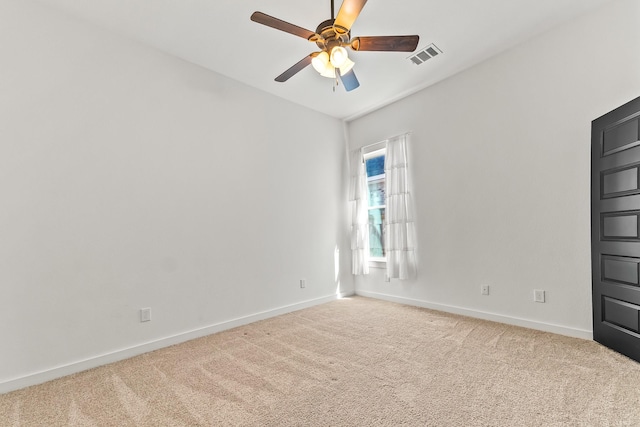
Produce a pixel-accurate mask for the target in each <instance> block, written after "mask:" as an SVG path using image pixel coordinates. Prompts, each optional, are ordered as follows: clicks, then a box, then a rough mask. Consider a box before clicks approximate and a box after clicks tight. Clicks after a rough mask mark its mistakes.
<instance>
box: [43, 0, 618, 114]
mask: <svg viewBox="0 0 640 427" xmlns="http://www.w3.org/2000/svg"><path fill="white" fill-rule="evenodd" d="M39 1H40V2H41V3H45V4H49V5H52V6H54V7H57V8H60V9H62V10H64V11H67V12H69V13H70V14H72V15H75V16H77V17H79V18H81V19H83V20H87V21H90V22H93V23H95V24H98V25H99V26H102V27H105V28H107V29H109V30H112V31H114V32H116V33H119V34H121V35H124V36H125V37H129V38H131V39H134V40H138V41H140V42H143V43H145V44H147V45H150V46H153V47H155V48H157V49H160V50H162V51H165V52H168V53H170V54H172V55H175V56H177V57H180V58H182V59H184V60H187V61H189V62H192V63H194V64H198V65H200V66H202V67H205V68H208V69H210V70H213V71H215V72H217V73H220V74H222V75H225V76H228V77H231V78H233V79H235V80H239V81H241V82H243V83H245V84H247V85H250V86H253V87H255V88H258V89H261V90H264V91H266V92H269V93H272V94H274V95H276V96H279V97H282V98H285V99H288V100H290V101H292V102H295V103H297V104H300V105H303V106H305V107H308V108H311V109H314V110H317V111H320V112H323V113H325V114H328V115H330V116H333V117H337V118H340V119H347V120H348V119H351V118H355V117H357V116H359V115H362V114H364V113H366V112H369V111H372V110H374V109H376V108H379V107H381V106H383V105H386V104H388V103H390V102H393V101H394V100H397V99H399V98H401V97H403V96H406V95H408V94H410V93H413V92H415V91H417V90H420V89H422V88H425V87H427V86H429V85H432V84H434V83H436V82H438V81H440V80H442V79H445V78H447V77H448V76H451V75H453V74H455V73H457V72H459V71H461V70H463V69H465V68H468V67H470V66H472V65H474V64H477V63H478V62H480V61H483V60H485V59H487V58H489V57H491V56H493V55H495V54H497V53H499V52H501V51H504V50H506V49H508V48H510V47H512V46H514V45H516V44H518V43H521V42H523V41H525V40H527V39H529V38H531V37H533V36H534V35H536V34H539V33H542V32H544V31H546V30H548V29H551V28H552V27H554V26H556V25H559V24H561V23H563V22H565V21H568V20H570V19H572V18H574V17H576V16H578V15H581V14H584V13H586V12H588V11H590V10H591V9H593V8H595V7H597V6H599V5H602V4H604V3H607V2H609V1H613V0H421V1H418V0H370V1H369V2H368V3H367V4H366V5H365V6H364V9H363V10H362V13H361V14H360V16H359V17H358V19H357V21H356V22H355V24H354V25H353V27H352V28H351V34H352V36H353V37H355V36H373V35H404V34H417V35H419V36H420V42H419V44H418V49H420V48H422V47H425V46H426V45H428V44H430V43H435V44H436V45H437V46H438V47H439V48H440V49H441V50H442V51H443V54H442V55H439V56H437V57H435V58H433V59H431V60H429V61H427V62H425V63H424V64H422V65H419V66H417V65H414V64H413V63H412V62H411V61H409V60H408V59H407V58H408V57H409V56H410V54H408V53H400V52H350V57H351V58H352V59H353V60H354V61H355V63H356V66H355V68H354V70H355V73H356V75H357V77H358V80H359V81H360V87H359V88H358V89H355V90H353V91H352V92H348V93H347V92H345V90H344V88H343V87H342V86H339V87H337V88H336V90H335V92H334V91H333V85H334V82H333V81H332V80H331V79H327V78H324V77H321V76H320V75H318V74H317V73H316V72H315V70H314V69H313V68H312V67H311V66H309V67H307V68H305V69H304V70H302V71H301V72H299V73H298V74H296V75H295V76H293V77H292V78H291V79H290V80H289V81H287V82H285V83H278V82H275V81H274V78H275V77H276V76H278V75H279V74H280V73H282V72H283V71H285V70H286V69H287V68H289V67H290V66H291V65H293V64H294V63H296V62H298V61H299V60H301V59H302V58H303V57H305V56H306V55H308V54H309V53H311V52H314V51H318V50H319V49H318V48H317V47H316V46H315V44H312V43H310V42H308V41H306V40H304V39H302V38H300V37H296V36H294V35H291V34H288V33H284V32H281V31H278V30H275V29H273V28H270V27H266V26H264V25H260V24H257V23H255V22H252V21H250V20H249V17H250V16H251V14H252V13H253V12H254V11H261V12H264V13H266V14H268V15H272V16H275V17H277V18H279V19H282V20H284V21H287V22H290V23H292V24H296V25H298V26H300V27H304V28H307V29H309V30H312V31H315V29H316V27H317V25H318V24H319V23H320V22H321V21H324V20H326V19H329V18H330V17H331V7H330V5H331V3H330V0H268V1H265V0H245V1H238V0H39ZM335 2H336V4H335V10H336V14H337V11H338V9H339V8H340V5H341V4H342V1H341V0H335ZM532 55H535V53H533V52H532Z"/></svg>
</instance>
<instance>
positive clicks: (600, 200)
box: [591, 98, 640, 361]
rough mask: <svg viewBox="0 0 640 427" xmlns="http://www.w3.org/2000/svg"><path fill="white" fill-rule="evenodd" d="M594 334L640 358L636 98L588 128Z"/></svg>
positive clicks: (639, 103) (639, 117)
mask: <svg viewBox="0 0 640 427" xmlns="http://www.w3.org/2000/svg"><path fill="white" fill-rule="evenodd" d="M591 272H592V283H593V338H594V339H595V340H596V341H598V342H600V343H602V344H604V345H605V346H607V347H610V348H612V349H613V350H616V351H618V352H620V353H622V354H625V355H627V356H629V357H631V358H632V359H635V360H637V361H640V98H637V99H634V100H633V101H631V102H629V103H627V104H625V105H623V106H622V107H620V108H617V109H615V110H613V111H611V112H610V113H607V114H605V115H604V116H602V117H600V118H598V119H596V120H594V121H593V122H592V126H591Z"/></svg>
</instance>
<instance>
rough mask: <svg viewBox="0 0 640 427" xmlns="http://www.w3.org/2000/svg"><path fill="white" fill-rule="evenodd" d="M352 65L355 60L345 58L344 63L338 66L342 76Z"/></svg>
mask: <svg viewBox="0 0 640 427" xmlns="http://www.w3.org/2000/svg"><path fill="white" fill-rule="evenodd" d="M354 65H356V64H355V62H353V61H352V60H350V59H349V58H347V60H346V61H345V62H344V64H342V66H341V67H340V75H341V76H344V75H345V74H347V73H348V72H349V71H351V69H352V68H353V66H354Z"/></svg>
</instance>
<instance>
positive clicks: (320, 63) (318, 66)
mask: <svg viewBox="0 0 640 427" xmlns="http://www.w3.org/2000/svg"><path fill="white" fill-rule="evenodd" d="M311 65H313V68H315V70H316V71H317V72H319V73H320V74H322V73H324V72H325V70H326V68H327V65H329V54H328V53H327V52H320V53H319V54H317V55H316V56H314V57H313V59H311Z"/></svg>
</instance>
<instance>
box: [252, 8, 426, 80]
mask: <svg viewBox="0 0 640 427" xmlns="http://www.w3.org/2000/svg"><path fill="white" fill-rule="evenodd" d="M330 1H331V19H328V20H326V21H323V22H321V23H320V25H318V28H316V31H315V32H313V31H310V30H307V29H305V28H302V27H298V26H297V25H293V24H290V23H288V22H285V21H283V20H281V19H278V18H274V17H273V16H269V15H267V14H265V13H262V12H253V14H252V15H251V20H252V21H254V22H257V23H259V24H262V25H266V26H268V27H271V28H275V29H276V30H280V31H284V32H286V33H290V34H293V35H294V36H298V37H302V38H305V39H307V40H308V41H310V42H312V43H315V44H316V45H317V46H318V47H319V48H320V52H313V53H311V54H309V55H308V56H305V57H304V58H302V60H300V61H299V62H297V63H296V64H295V65H293V66H292V67H291V68H289V69H288V70H286V71H285V72H284V73H282V74H280V75H279V76H278V77H276V79H275V80H276V81H277V82H286V81H287V80H289V79H290V78H291V77H293V76H294V75H295V74H296V73H298V72H299V71H301V70H302V69H304V68H305V67H306V66H307V65H309V64H312V65H313V67H314V68H315V69H316V71H318V72H319V73H320V75H321V76H323V77H329V78H334V79H335V78H338V77H339V78H340V80H341V81H342V84H343V85H344V87H345V89H346V90H347V91H351V90H353V89H355V88H357V87H358V86H360V83H359V82H358V79H357V78H356V75H355V73H354V72H353V65H354V63H353V61H351V60H350V59H349V55H348V53H347V50H346V49H345V47H349V48H351V49H353V50H356V51H385V52H413V51H414V50H415V49H416V47H417V46H418V40H419V39H420V37H419V36H417V35H413V36H369V37H354V38H353V39H352V38H351V26H352V25H353V23H354V22H355V20H356V18H357V17H358V15H359V14H360V12H361V11H362V8H363V7H364V5H365V3H366V2H367V0H344V1H343V2H342V6H341V7H340V10H339V11H338V16H336V17H335V18H334V5H333V0H330Z"/></svg>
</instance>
